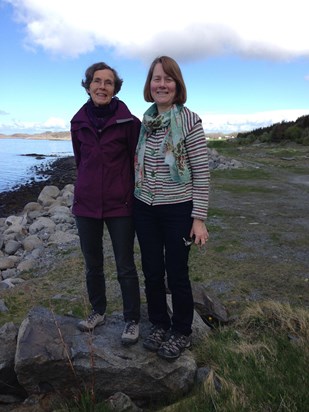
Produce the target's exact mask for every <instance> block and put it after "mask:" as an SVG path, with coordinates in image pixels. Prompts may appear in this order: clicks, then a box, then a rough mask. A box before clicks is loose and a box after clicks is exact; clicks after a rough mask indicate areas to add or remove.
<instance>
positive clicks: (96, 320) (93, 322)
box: [77, 311, 105, 332]
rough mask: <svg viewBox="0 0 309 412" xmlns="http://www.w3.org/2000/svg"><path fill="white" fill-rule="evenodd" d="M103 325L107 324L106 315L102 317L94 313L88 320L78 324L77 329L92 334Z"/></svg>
mask: <svg viewBox="0 0 309 412" xmlns="http://www.w3.org/2000/svg"><path fill="white" fill-rule="evenodd" d="M103 323H105V313H103V315H100V313H98V312H95V311H92V312H91V313H90V315H89V316H88V318H87V319H86V320H82V321H81V322H79V323H78V325H77V327H78V329H79V330H80V331H82V332H90V331H92V330H93V329H94V328H95V327H96V326H100V325H103Z"/></svg>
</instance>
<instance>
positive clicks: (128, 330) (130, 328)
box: [125, 322, 136, 335]
mask: <svg viewBox="0 0 309 412" xmlns="http://www.w3.org/2000/svg"><path fill="white" fill-rule="evenodd" d="M135 328H136V323H134V322H130V323H128V324H127V327H126V330H125V333H128V334H130V335H134V334H135Z"/></svg>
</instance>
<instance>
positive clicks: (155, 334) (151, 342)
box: [143, 326, 166, 352]
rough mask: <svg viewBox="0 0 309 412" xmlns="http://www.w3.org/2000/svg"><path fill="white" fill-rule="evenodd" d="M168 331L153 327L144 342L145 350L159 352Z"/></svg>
mask: <svg viewBox="0 0 309 412" xmlns="http://www.w3.org/2000/svg"><path fill="white" fill-rule="evenodd" d="M165 334H166V331H165V330H164V329H163V328H159V327H158V326H152V327H151V330H150V333H149V335H148V336H147V338H146V339H145V340H144V342H143V346H144V348H145V349H148V350H150V351H151V352H157V350H158V349H159V348H160V346H161V344H162V343H163V342H164V339H165Z"/></svg>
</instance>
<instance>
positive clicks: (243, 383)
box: [162, 302, 309, 412]
mask: <svg viewBox="0 0 309 412" xmlns="http://www.w3.org/2000/svg"><path fill="white" fill-rule="evenodd" d="M308 331H309V314H308V312H305V311H303V310H299V309H293V308H291V307H290V306H288V305H281V304H277V303H274V302H263V303H261V304H254V305H251V306H250V307H249V308H248V309H247V311H245V312H244V313H243V315H242V316H241V317H240V318H239V319H238V320H237V322H236V323H235V324H232V325H231V326H226V327H221V328H219V329H216V330H214V331H213V332H212V333H211V334H210V335H209V337H208V338H207V339H206V340H205V342H204V343H202V344H200V345H199V347H198V348H196V349H195V356H196V360H197V362H198V365H199V366H200V367H203V366H205V367H207V368H208V370H209V374H208V376H207V379H206V380H205V381H204V382H203V383H202V384H201V385H200V386H199V387H197V388H195V390H194V391H193V392H192V393H191V394H189V396H187V397H186V399H185V400H183V401H180V402H179V403H178V404H175V405H174V406H172V407H170V408H166V409H164V411H165V410H166V412H167V411H170V412H181V411H184V410H188V411H196V412H197V411H201V412H202V411H203V412H204V411H210V412H211V411H214V412H215V411H222V412H239V411H248V412H249V411H250V412H251V411H252V412H264V411H289V412H292V411H295V412H296V411H298V412H304V411H307V410H309V397H308V388H307V386H308V381H309V371H308V361H309V351H308V343H309V341H308V338H309V332H308ZM162 411H163V409H162Z"/></svg>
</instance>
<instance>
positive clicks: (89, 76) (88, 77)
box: [82, 62, 123, 96]
mask: <svg viewBox="0 0 309 412" xmlns="http://www.w3.org/2000/svg"><path fill="white" fill-rule="evenodd" d="M97 70H111V71H112V72H113V75H114V77H115V91H114V96H115V95H116V94H117V93H118V92H119V91H120V89H121V86H122V83H123V80H122V79H121V78H120V77H119V75H118V73H117V72H116V70H115V69H112V68H111V67H110V66H109V65H108V64H106V63H104V62H99V63H94V64H92V65H91V66H90V67H88V69H87V70H86V72H85V79H84V80H82V86H83V87H84V88H85V89H86V92H87V93H88V90H89V87H90V83H91V82H92V80H93V76H94V73H95V72H96V71H97Z"/></svg>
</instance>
